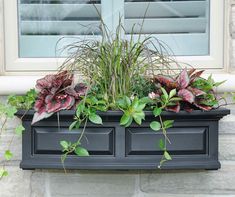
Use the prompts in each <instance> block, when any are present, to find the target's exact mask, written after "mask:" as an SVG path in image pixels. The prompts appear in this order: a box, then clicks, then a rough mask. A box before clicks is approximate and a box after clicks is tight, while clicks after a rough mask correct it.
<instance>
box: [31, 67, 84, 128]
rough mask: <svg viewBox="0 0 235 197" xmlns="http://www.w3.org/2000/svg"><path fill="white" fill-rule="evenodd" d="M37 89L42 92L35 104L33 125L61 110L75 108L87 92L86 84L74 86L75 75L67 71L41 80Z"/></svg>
mask: <svg viewBox="0 0 235 197" xmlns="http://www.w3.org/2000/svg"><path fill="white" fill-rule="evenodd" d="M36 88H38V90H39V91H40V92H39V94H38V98H37V100H36V102H35V106H34V109H35V110H36V113H35V114H34V118H33V122H32V124H34V123H35V122H38V121H39V120H42V119H44V118H47V117H49V116H51V115H52V114H53V113H55V112H58V111H60V110H65V109H72V108H74V107H75V105H76V104H78V103H79V101H80V100H81V96H84V95H85V93H86V91H87V86H86V85H85V84H78V86H74V85H73V75H71V74H69V73H68V72H67V71H63V72H60V73H58V74H55V75H47V76H45V77H44V78H42V79H39V80H38V81H37V84H36Z"/></svg>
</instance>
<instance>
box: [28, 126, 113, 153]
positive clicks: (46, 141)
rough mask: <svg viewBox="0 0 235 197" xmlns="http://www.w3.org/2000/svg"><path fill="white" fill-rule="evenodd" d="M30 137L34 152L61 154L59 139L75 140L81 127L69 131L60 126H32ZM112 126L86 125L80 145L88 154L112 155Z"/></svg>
mask: <svg viewBox="0 0 235 197" xmlns="http://www.w3.org/2000/svg"><path fill="white" fill-rule="evenodd" d="M32 130H33V131H32V133H33V134H32V138H33V139H34V141H33V143H34V144H33V147H34V151H33V152H34V154H58V155H61V154H62V151H61V145H60V141H62V140H66V141H71V142H76V140H77V139H78V138H79V136H80V134H81V132H82V129H79V130H76V131H69V129H68V128H64V127H60V129H59V131H58V127H57V128H56V127H33V129H32ZM114 131H115V129H114V128H106V127H104V128H102V127H100V128H96V127H87V128H86V132H85V137H84V138H83V139H82V146H83V147H85V148H86V149H87V150H88V151H89V153H90V155H91V156H92V155H114Z"/></svg>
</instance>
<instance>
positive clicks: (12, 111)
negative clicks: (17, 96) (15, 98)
mask: <svg viewBox="0 0 235 197" xmlns="http://www.w3.org/2000/svg"><path fill="white" fill-rule="evenodd" d="M16 112H17V109H16V107H13V106H8V107H7V108H6V115H7V117H8V118H13V117H14V115H15V113H16Z"/></svg>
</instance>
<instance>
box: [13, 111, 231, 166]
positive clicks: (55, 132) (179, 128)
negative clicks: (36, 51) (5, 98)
mask: <svg viewBox="0 0 235 197" xmlns="http://www.w3.org/2000/svg"><path fill="white" fill-rule="evenodd" d="M24 113H25V111H18V113H17V115H18V116H22V115H23V114H24ZM33 113H34V111H33V110H32V111H28V112H27V113H26V115H25V116H24V118H23V126H24V127H25V129H26V130H25V132H24V133H23V141H22V162H21V164H20V167H21V168H22V169H38V168H39V169H43V168H48V169H49V168H53V169H62V168H63V165H62V163H61V154H62V152H61V146H60V141H61V140H69V141H76V139H77V137H78V136H79V134H80V132H81V130H74V131H69V129H68V127H69V125H70V124H71V121H72V120H73V115H74V111H72V110H68V111H61V112H60V113H59V119H60V127H58V118H57V115H53V116H52V117H50V118H48V119H45V120H42V121H40V122H37V123H36V124H34V125H31V121H32V117H33ZM229 113H230V111H229V110H227V109H224V108H221V109H217V110H212V111H208V112H202V111H193V112H192V113H187V112H184V111H181V112H180V113H172V112H164V113H163V114H162V117H163V118H164V119H172V120H175V122H174V126H173V128H170V129H168V136H169V138H170V140H171V144H169V145H168V146H167V149H168V151H169V152H170V154H171V155H172V161H169V162H166V163H164V165H163V166H162V169H219V168H220V162H219V161H218V123H219V120H220V119H221V118H222V117H223V116H225V115H227V114H229ZM100 115H101V117H102V119H103V123H104V124H103V125H101V126H97V125H94V124H92V123H89V124H88V125H87V128H86V134H85V135H86V138H83V141H82V145H83V147H85V148H87V149H88V151H89V153H90V156H89V157H78V156H77V155H69V156H68V157H67V159H66V160H65V167H66V168H67V169H156V168H157V167H158V164H159V161H160V159H161V157H162V151H160V149H159V148H158V145H157V142H158V140H159V139H160V138H163V136H162V133H161V132H154V131H152V130H151V129H150V128H149V124H150V122H151V121H152V120H153V119H155V118H154V117H153V115H152V113H151V112H146V121H144V122H143V124H142V125H141V126H139V125H136V124H132V125H131V126H130V127H128V128H125V127H122V126H120V125H119V120H120V117H121V115H122V113H121V112H119V111H108V112H106V113H100Z"/></svg>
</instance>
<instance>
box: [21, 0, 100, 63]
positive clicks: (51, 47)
mask: <svg viewBox="0 0 235 197" xmlns="http://www.w3.org/2000/svg"><path fill="white" fill-rule="evenodd" d="M18 2H19V3H18V7H19V55H20V57H26V58H27V57H55V56H65V54H64V53H61V52H59V51H57V50H56V49H61V48H63V47H64V46H65V45H68V44H69V43H71V42H74V41H75V40H77V39H76V38H78V37H81V36H82V39H84V36H89V35H90V36H95V35H99V34H100V29H99V25H100V15H99V13H100V11H101V6H100V3H101V1H100V0H99V1H91V0H20V1H18ZM61 38H63V39H62V40H60V39H61ZM59 40H60V41H59ZM58 41H59V42H58ZM56 46H57V47H56Z"/></svg>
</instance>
